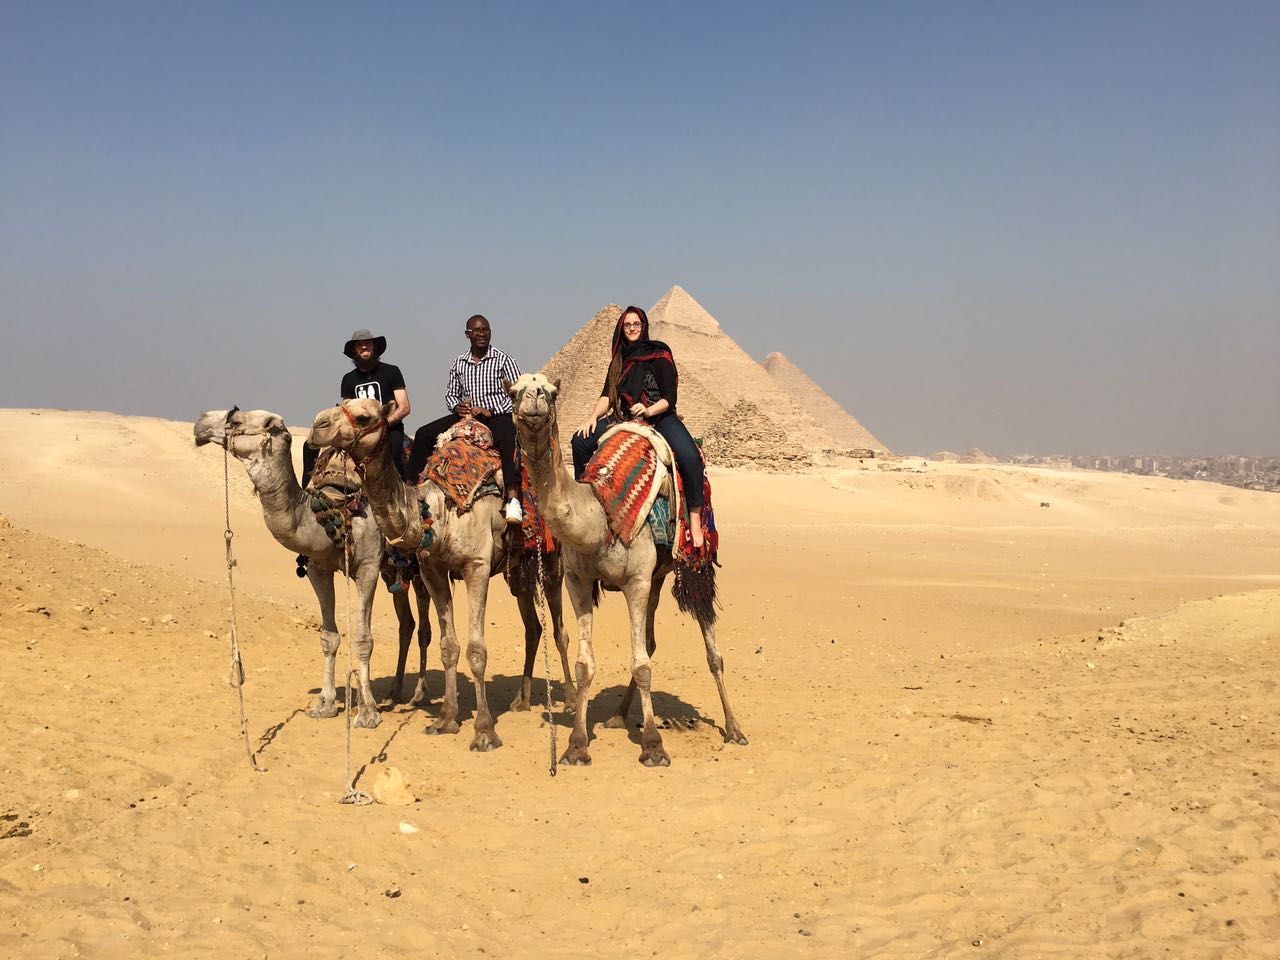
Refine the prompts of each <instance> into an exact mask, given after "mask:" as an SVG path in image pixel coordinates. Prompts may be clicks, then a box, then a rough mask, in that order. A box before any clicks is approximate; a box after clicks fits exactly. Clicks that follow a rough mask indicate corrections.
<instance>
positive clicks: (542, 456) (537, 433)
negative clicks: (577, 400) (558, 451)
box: [512, 384, 557, 463]
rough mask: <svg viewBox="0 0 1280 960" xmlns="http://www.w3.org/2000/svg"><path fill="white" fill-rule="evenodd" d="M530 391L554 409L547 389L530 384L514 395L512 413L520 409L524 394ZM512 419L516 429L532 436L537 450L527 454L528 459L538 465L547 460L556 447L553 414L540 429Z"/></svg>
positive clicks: (516, 418) (521, 420)
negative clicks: (535, 392) (536, 462)
mask: <svg viewBox="0 0 1280 960" xmlns="http://www.w3.org/2000/svg"><path fill="white" fill-rule="evenodd" d="M530 390H537V391H538V396H539V397H541V398H542V399H543V400H544V401H545V402H546V404H547V406H548V407H549V408H551V409H552V410H554V409H555V403H554V401H552V400H551V399H549V398H548V397H547V389H546V388H545V387H543V386H540V385H533V384H530V385H529V386H527V387H523V388H522V389H521V390H520V392H519V393H517V394H516V396H515V405H514V406H513V407H512V409H513V411H515V410H519V409H520V405H521V404H522V403H523V402H524V396H525V394H526V393H528V392H529V391H530ZM512 419H514V420H515V421H516V424H517V426H518V427H520V428H521V429H523V430H525V431H527V432H528V433H530V434H532V435H533V439H534V442H535V449H536V450H537V452H536V453H534V452H532V451H531V452H529V454H528V457H529V459H530V460H536V461H538V462H539V463H541V462H543V461H545V460H547V459H549V458H550V456H551V451H552V450H553V449H554V448H555V445H556V432H557V431H556V420H555V416H554V414H549V415H548V416H547V422H546V423H545V424H544V425H543V426H541V427H534V426H530V425H528V424H527V423H526V422H525V421H524V420H523V419H522V418H519V417H513V418H512ZM544 433H545V434H546V440H545V442H543V434H544Z"/></svg>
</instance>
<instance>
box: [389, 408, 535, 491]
mask: <svg viewBox="0 0 1280 960" xmlns="http://www.w3.org/2000/svg"><path fill="white" fill-rule="evenodd" d="M461 419H462V418H461V417H460V416H458V415H457V414H456V413H451V414H449V415H448V416H447V417H441V418H440V419H439V420H432V421H431V422H430V423H428V424H426V425H425V426H421V427H419V428H418V432H417V433H415V434H414V435H413V452H412V453H410V454H409V464H408V466H407V467H406V468H405V473H406V474H407V475H408V476H409V477H411V478H412V480H411V482H412V483H417V482H418V481H419V480H420V479H421V478H422V471H423V470H424V469H426V466H427V459H428V458H429V457H430V456H431V454H432V452H433V451H434V450H435V448H436V440H437V439H438V438H439V436H440V434H442V433H444V432H445V431H446V430H448V429H449V428H450V427H452V426H453V425H454V424H455V423H457V422H458V421H459V420H461ZM480 422H481V423H483V424H484V425H485V426H486V427H488V428H489V431H490V432H491V433H492V434H493V445H494V446H495V447H497V448H498V456H499V457H501V458H502V481H503V483H505V484H506V486H507V489H508V490H519V489H520V468H519V467H518V466H516V425H515V424H514V423H512V422H511V414H509V413H495V414H494V415H493V416H492V417H490V418H489V419H488V420H481V421H480Z"/></svg>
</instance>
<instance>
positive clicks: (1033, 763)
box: [0, 410, 1280, 958]
mask: <svg viewBox="0 0 1280 960" xmlns="http://www.w3.org/2000/svg"><path fill="white" fill-rule="evenodd" d="M194 415H195V412H194V411H193V419H194ZM295 454H297V451H296V450H295ZM896 466H897V467H898V469H880V468H879V465H877V464H874V463H870V464H868V465H866V466H865V467H864V468H863V469H844V470H842V471H839V472H834V473H830V474H823V473H817V472H814V473H807V474H802V475H797V476H782V475H776V474H775V475H765V474H757V473H752V472H748V471H742V470H725V469H719V470H717V469H714V468H713V471H712V477H713V483H714V485H715V503H716V509H717V518H718V521H719V524H720V527H721V530H722V535H723V556H722V559H723V561H724V568H723V571H722V585H723V594H724V611H723V614H722V619H721V624H720V629H719V635H720V641H721V646H722V650H723V652H724V654H725V657H726V661H727V664H726V667H727V677H728V682H729V686H730V691H731V693H732V696H733V698H734V704H735V709H736V712H737V714H738V716H739V719H740V720H741V722H742V723H743V726H744V728H745V729H746V732H747V734H748V736H749V737H750V738H751V744H750V745H749V746H747V747H745V748H739V747H728V746H726V745H724V744H723V743H722V742H721V739H720V736H719V734H718V732H717V730H716V727H715V724H716V723H717V722H718V719H719V705H718V702H717V699H716V694H715V689H714V686H713V684H712V682H711V680H710V677H709V675H708V673H707V670H706V665H705V662H704V654H703V650H702V644H701V642H700V640H699V638H698V635H697V631H696V628H695V627H694V625H693V624H692V623H691V622H690V621H688V620H686V619H684V618H681V617H679V616H677V615H676V614H675V612H674V609H673V605H672V604H671V603H670V602H669V598H668V602H665V603H664V604H663V609H662V610H661V611H660V613H659V620H658V630H659V634H658V635H659V647H658V653H657V659H656V661H655V668H654V687H655V695H654V699H655V705H656V707H657V709H658V712H659V713H660V714H661V715H662V716H663V717H664V718H665V720H666V722H667V724H668V725H669V727H670V729H669V730H667V731H664V736H665V737H666V741H667V748H668V750H669V752H670V753H671V755H672V757H673V765H672V766H671V767H670V768H668V769H665V770H649V769H646V768H643V767H641V766H640V765H639V764H638V763H637V762H636V758H637V756H638V754H639V746H638V739H637V732H636V731H619V730H607V729H604V728H602V727H601V726H599V725H597V726H596V727H595V729H594V731H593V733H594V736H595V737H596V738H597V739H596V742H595V744H594V746H593V750H592V755H593V759H594V764H593V766H592V767H590V768H586V769H573V770H569V769H562V770H561V771H560V775H559V776H557V777H556V778H555V779H554V780H553V779H551V778H550V777H549V776H548V775H547V759H548V750H549V743H548V730H547V728H546V727H545V726H544V725H543V724H542V723H541V721H540V718H539V716H538V715H537V714H536V713H524V714H517V713H510V712H504V713H500V714H499V717H498V728H499V731H500V733H501V736H502V738H503V740H504V742H505V746H504V747H503V748H502V749H501V750H499V751H496V752H494V753H492V754H486V755H476V754H472V753H469V752H468V751H467V749H466V746H467V743H468V741H469V735H468V734H469V731H468V730H467V726H466V724H467V722H469V718H470V710H471V708H472V706H473V705H474V698H473V696H472V694H471V690H470V685H469V683H466V682H464V683H463V684H462V705H463V710H464V714H463V717H464V732H463V734H462V735H460V736H458V737H453V738H445V739H436V738H428V737H425V736H423V735H422V729H423V727H424V726H425V724H426V719H427V713H426V712H424V711H423V710H420V709H411V708H407V707H399V708H396V709H394V710H390V709H389V710H388V711H387V712H386V713H385V714H384V718H383V724H382V726H381V727H379V728H378V729H377V730H373V731H365V730H357V731H353V743H354V747H353V753H352V758H353V764H354V766H355V769H356V770H357V771H359V777H360V782H361V784H363V785H367V784H368V783H370V782H371V781H372V780H373V778H374V777H375V776H376V775H377V774H378V772H379V770H380V769H381V768H383V767H384V766H394V767H396V768H397V769H399V770H401V771H403V772H404V773H405V775H406V776H407V777H408V779H409V782H410V787H411V789H412V791H413V793H414V794H415V795H416V797H417V798H418V802H416V803H414V804H411V805H409V806H405V807H394V806H382V805H375V806H369V807H350V806H342V805H339V804H338V803H337V800H338V798H339V796H340V795H341V793H342V789H343V785H344V784H343V749H344V728H343V723H342V720H341V719H338V720H328V721H316V720H311V719H308V718H307V717H306V716H305V714H304V713H302V710H303V709H304V708H305V707H306V706H307V705H308V703H309V701H310V699H311V696H312V694H313V691H315V690H316V689H317V687H318V684H319V681H320V655H319V643H318V637H317V632H316V624H315V616H314V601H313V599H312V597H311V594H310V590H309V589H308V588H307V586H306V585H305V583H303V582H301V581H298V580H297V579H296V578H295V577H294V575H293V561H292V558H291V557H290V556H289V555H287V554H286V552H285V551H284V550H283V549H282V548H280V547H279V546H278V545H276V544H275V542H274V541H272V540H271V539H270V537H269V536H268V534H267V532H266V530H265V528H264V527H263V524H262V522H261V517H260V514H259V512H258V507H257V503H256V501H255V500H254V499H253V497H252V494H251V491H250V487H249V484H248V481H247V479H246V478H245V476H244V472H243V470H242V469H241V468H240V466H239V465H238V464H237V463H235V462H234V461H233V462H232V463H231V465H230V471H229V477H230V480H231V485H230V487H231V489H230V506H231V519H232V527H233V530H234V532H235V538H234V541H233V543H234V548H235V551H236V556H237V558H238V566H237V568H236V573H235V576H236V583H237V585H238V604H237V608H238V617H239V630H240V636H241V642H242V645H243V647H244V652H245V660H246V670H247V675H248V683H247V684H246V687H245V696H246V703H247V709H248V714H249V730H250V734H251V737H252V740H253V742H254V744H255V746H256V748H257V749H258V755H259V757H260V759H261V762H262V763H263V765H264V766H265V767H266V768H267V771H266V772H265V773H254V772H252V771H251V770H250V769H249V767H248V764H247V763H246V762H245V756H244V751H243V748H242V746H241V745H240V743H239V741H238V735H239V720H238V714H237V709H236V703H235V698H234V695H233V694H232V692H231V691H229V690H228V688H227V686H226V684H225V675H226V668H227V646H226V640H225V634H226V632H227V630H228V596H227V589H226V567H225V563H224V547H223V527H224V515H223V511H224V490H223V461H222V456H221V451H219V450H216V449H209V448H205V449H202V450H199V451H197V450H196V449H194V447H193V446H192V443H191V428H190V425H189V424H184V423H172V422H167V421H161V420H150V419H142V418H123V417H115V416H111V415H108V414H95V413H75V412H56V411H15V410H6V411H0V469H3V475H4V477H5V483H4V484H0V514H3V516H4V517H5V518H6V521H5V522H4V523H0V603H2V604H3V606H2V607H0V609H2V610H3V616H0V643H2V644H3V648H2V649H3V651H4V653H5V654H6V655H5V657H4V658H3V660H2V661H0V663H3V666H2V667H0V678H3V680H4V684H5V688H6V689H7V690H8V691H9V696H10V704H11V708H10V710H8V711H6V713H5V717H4V720H3V735H4V742H5V747H6V748H5V754H4V761H3V768H4V773H5V778H4V780H3V781H2V782H0V817H3V818H4V819H3V820H0V950H2V951H3V955H5V956H16V957H72V956H81V957H134V956H139V955H141V956H152V955H165V954H173V955H180V956H181V955H215V954H216V955H219V956H263V955H265V956H271V957H277V956H296V955H301V954H303V953H304V952H305V953H309V954H313V955H318V956H330V955H339V954H348V955H351V954H356V953H364V954H368V955H372V956H381V955H384V954H385V955H390V954H392V953H396V954H400V953H403V952H404V951H405V950H425V951H426V952H427V953H429V954H436V953H439V954H442V955H443V954H447V955H467V956H474V955H479V954H480V953H481V951H483V952H484V953H485V954H486V955H489V956H492V955H495V954H500V955H503V956H507V957H515V958H519V957H524V956H532V955H542V954H545V953H547V952H548V951H552V952H554V953H555V954H556V955H558V956H574V957H577V956H582V957H586V956H595V955H598V954H600V953H601V952H602V951H603V950H606V949H608V950H611V951H614V952H621V953H622V954H623V955H638V956H650V955H659V956H673V957H691V958H692V957H699V958H700V957H707V956H718V957H759V956H765V955H775V956H813V957H845V956H858V957H921V956H946V957H950V956H999V957H1010V958H1026V957H1042V956H1071V957H1099V956H1106V957H1154V956H1176V957H1273V956H1276V955H1277V944H1280V896H1278V894H1277V890H1278V889H1280V883H1278V881H1280V876H1278V874H1280V866H1278V865H1280V822H1277V821H1278V817H1277V814H1276V809H1277V803H1278V801H1280V762H1278V758H1280V750H1278V749H1277V748H1278V747H1280V743H1277V735H1276V733H1275V724H1274V713H1275V706H1274V705H1275V703H1276V702H1277V700H1278V698H1280V691H1278V690H1277V679H1276V678H1277V676H1278V675H1280V674H1278V671H1277V667H1278V666H1280V498H1277V497H1275V496H1273V495H1267V494H1259V493H1249V492H1245V491H1240V490H1232V489H1229V488H1226V487H1221V486H1217V485H1213V484H1207V483H1188V482H1180V481H1165V480H1159V479H1151V478H1136V477H1127V476H1122V475H1116V474H1094V473H1086V472H1059V471H1047V470H1046V471H1037V470H1031V469H1020V468H1011V467H1005V466H1000V465H989V464H941V465H940V464H935V463H934V462H932V461H930V462H929V463H928V465H927V466H922V462H921V461H916V460H912V459H907V460H904V461H902V462H901V463H900V464H897V465H896ZM1042 503H1048V504H1049V506H1048V507H1043V506H1041V504H1042ZM460 596H462V594H461V593H460ZM463 605H464V606H465V601H464V604H463ZM341 608H342V607H341V602H340V604H339V609H340V611H341ZM490 613H491V615H490V617H489V619H490V621H491V626H490V627H489V643H490V650H491V656H490V671H491V676H492V677H493V678H494V679H493V680H492V692H491V698H492V702H494V703H497V704H505V703H507V702H509V701H510V700H511V698H512V696H513V695H514V693H515V687H516V683H517V680H518V675H519V672H520V664H521V659H522V656H521V641H520V637H519V629H518V616H517V613H516V610H515V606H514V603H513V602H512V600H511V598H510V597H509V596H508V595H507V593H506V591H505V589H504V588H502V587H501V585H496V586H495V589H494V590H493V591H492V593H491V602H490ZM375 636H376V641H377V647H376V649H375V652H374V666H375V676H376V677H377V678H378V682H377V684H376V688H377V690H378V691H379V693H382V692H384V691H385V690H386V688H387V687H388V685H389V678H390V675H391V673H392V672H393V669H394V628H393V622H392V617H391V613H390V604H389V603H388V602H387V601H386V598H385V597H380V599H379V606H378V608H377V610H376V612H375ZM596 637H597V656H598V659H599V674H598V677H597V691H598V692H597V696H596V700H595V703H594V706H593V709H592V718H593V720H595V721H597V724H598V721H600V720H602V719H603V717H604V716H605V715H606V714H607V712H608V711H610V710H611V709H612V706H613V704H614V703H615V702H616V697H617V696H618V695H619V694H620V692H621V689H622V686H623V685H624V684H625V682H626V679H627V660H626V656H627V654H626V642H625V637H624V616H623V609H622V603H621V602H620V600H619V599H618V598H617V597H616V596H608V597H606V599H605V601H604V604H603V606H602V608H601V611H600V614H599V616H598V618H597V629H596ZM344 653H345V648H344ZM430 666H431V670H430V675H429V681H430V684H431V687H430V689H431V693H432V695H433V696H438V695H439V692H440V689H441V683H442V680H441V674H440V670H439V660H438V655H437V654H436V651H435V648H434V646H433V649H432V653H431V660H430ZM540 695H541V690H540V689H539V696H540ZM430 709H431V710H434V709H436V708H435V705H432V706H431V707H430ZM560 722H561V726H559V728H558V734H559V742H560V745H561V746H562V747H563V745H564V741H565V738H566V736H567V727H565V726H563V723H564V721H563V719H561V721H560ZM402 821H407V822H411V823H412V824H413V825H415V826H417V827H418V828H420V832H418V833H404V832H402V830H401V823H402Z"/></svg>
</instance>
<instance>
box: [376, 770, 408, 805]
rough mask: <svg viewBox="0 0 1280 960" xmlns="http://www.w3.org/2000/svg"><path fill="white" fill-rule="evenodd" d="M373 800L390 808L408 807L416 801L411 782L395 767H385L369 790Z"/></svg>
mask: <svg viewBox="0 0 1280 960" xmlns="http://www.w3.org/2000/svg"><path fill="white" fill-rule="evenodd" d="M369 792H370V793H371V794H372V795H373V799H375V800H377V801H378V803H385V804H387V805H388V806H401V807H403V806H408V805H409V804H411V803H413V802H414V800H415V799H416V798H415V797H414V795H413V792H412V791H411V790H410V789H409V781H408V779H406V778H405V775H404V774H403V773H401V772H400V771H399V770H398V769H397V768H395V767H383V768H382V769H381V770H380V771H379V772H378V775H377V776H376V777H374V780H373V786H372V787H370V788H369Z"/></svg>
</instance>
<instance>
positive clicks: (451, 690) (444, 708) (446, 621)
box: [419, 558, 459, 734]
mask: <svg viewBox="0 0 1280 960" xmlns="http://www.w3.org/2000/svg"><path fill="white" fill-rule="evenodd" d="M419 559H420V561H421V559H422V558H419ZM422 566H423V576H424V577H425V578H426V581H427V590H429V591H430V592H431V602H432V603H433V604H435V608H436V618H437V619H438V621H439V624H440V663H441V665H442V666H443V667H444V700H443V702H442V703H441V705H440V719H439V720H437V721H436V722H435V723H432V724H428V725H427V730H426V732H427V733H433V734H434V733H457V732H458V729H459V728H458V635H457V634H456V633H455V632H454V628H453V596H452V594H450V592H449V571H448V570H446V569H444V568H443V567H439V566H437V565H436V564H434V563H433V564H427V563H425V562H423V564H422Z"/></svg>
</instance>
